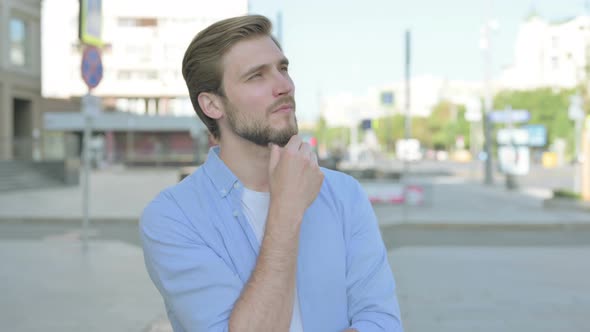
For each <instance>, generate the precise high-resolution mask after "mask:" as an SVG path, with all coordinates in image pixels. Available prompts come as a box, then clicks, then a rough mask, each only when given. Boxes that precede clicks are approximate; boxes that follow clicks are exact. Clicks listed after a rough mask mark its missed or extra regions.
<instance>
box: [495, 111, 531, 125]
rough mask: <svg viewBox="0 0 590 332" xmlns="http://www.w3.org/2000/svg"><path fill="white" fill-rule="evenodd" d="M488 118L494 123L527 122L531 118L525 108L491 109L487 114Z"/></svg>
mask: <svg viewBox="0 0 590 332" xmlns="http://www.w3.org/2000/svg"><path fill="white" fill-rule="evenodd" d="M488 119H489V120H490V121H491V122H494V123H518V122H528V121H529V120H530V119H531V113H530V112H529V111H527V110H502V111H493V112H490V113H489V114H488Z"/></svg>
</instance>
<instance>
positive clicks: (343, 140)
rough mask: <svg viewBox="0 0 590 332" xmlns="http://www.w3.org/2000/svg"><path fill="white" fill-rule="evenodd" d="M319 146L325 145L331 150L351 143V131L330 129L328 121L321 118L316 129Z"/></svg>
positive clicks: (344, 128)
mask: <svg viewBox="0 0 590 332" xmlns="http://www.w3.org/2000/svg"><path fill="white" fill-rule="evenodd" d="M315 137H316V138H317V140H318V144H325V145H326V147H327V148H328V149H329V150H330V149H333V148H341V147H342V146H345V145H348V144H349V143H350V129H349V128H347V127H328V125H327V123H326V119H325V118H323V117H320V119H319V120H318V122H317V124H316V128H315Z"/></svg>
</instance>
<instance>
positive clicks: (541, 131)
mask: <svg viewBox="0 0 590 332" xmlns="http://www.w3.org/2000/svg"><path fill="white" fill-rule="evenodd" d="M523 129H525V130H527V131H528V132H529V143H528V145H529V146H531V147H543V146H545V145H547V128H545V126H544V125H539V124H535V125H526V126H524V127H523Z"/></svg>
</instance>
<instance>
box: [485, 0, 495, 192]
mask: <svg viewBox="0 0 590 332" xmlns="http://www.w3.org/2000/svg"><path fill="white" fill-rule="evenodd" d="M491 3H492V1H490V9H491ZM492 28H493V27H492V22H491V21H487V22H486V23H485V24H484V27H483V36H482V37H483V40H482V42H483V45H482V47H483V48H484V56H485V70H484V72H485V99H484V108H485V109H484V117H483V125H484V151H485V154H486V161H485V179H484V183H485V184H487V185H492V184H493V183H494V178H493V173H492V172H493V169H492V167H493V162H492V124H491V121H490V119H489V115H490V112H492V107H493V100H492V82H491V80H492V40H491V30H492Z"/></svg>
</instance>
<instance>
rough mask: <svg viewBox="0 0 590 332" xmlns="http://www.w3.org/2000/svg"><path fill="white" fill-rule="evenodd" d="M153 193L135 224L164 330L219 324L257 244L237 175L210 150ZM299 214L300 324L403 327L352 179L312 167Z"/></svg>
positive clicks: (381, 251)
mask: <svg viewBox="0 0 590 332" xmlns="http://www.w3.org/2000/svg"><path fill="white" fill-rule="evenodd" d="M218 153H219V148H212V149H211V150H210V151H209V155H208V157H207V161H206V162H205V163H204V164H203V165H202V166H201V167H199V168H198V169H197V170H196V171H195V172H194V173H193V174H191V175H190V176H188V177H186V178H185V179H184V180H183V181H181V182H180V183H178V184H176V185H175V186H173V187H171V188H168V189H166V190H164V191H163V192H161V193H160V194H159V195H158V196H157V197H156V198H155V199H154V200H153V201H152V202H150V203H149V205H148V206H147V207H146V208H145V210H144V212H143V215H142V217H141V222H140V235H141V239H142V244H143V251H144V257H145V264H146V267H147V270H148V273H149V275H150V278H151V279H152V281H153V282H154V284H155V285H156V287H157V288H158V290H159V291H160V293H161V294H162V297H163V298H164V303H165V305H166V309H167V312H168V318H169V320H170V323H171V324H172V327H173V328H174V331H176V332H179V331H228V323H229V317H230V315H231V312H232V309H233V306H234V303H235V302H236V300H237V299H238V298H239V296H240V293H241V291H242V288H243V287H244V286H245V285H246V283H247V282H248V279H249V277H250V274H251V273H252V271H253V270H254V268H255V266H256V258H257V257H258V252H259V249H260V248H259V244H258V241H257V239H256V236H255V234H254V232H253V230H252V229H251V227H250V225H249V223H248V221H247V220H246V217H245V216H244V214H243V212H242V211H241V203H240V198H241V196H242V190H243V189H242V188H243V187H242V183H241V182H240V181H239V179H238V178H237V177H236V176H235V175H234V174H233V173H232V172H231V171H230V170H229V168H228V167H227V166H226V165H225V164H224V163H223V161H222V160H221V159H220V158H219V156H218ZM322 171H323V173H324V182H323V184H322V187H321V189H320V193H319V195H318V197H317V198H316V200H315V201H314V202H313V203H312V205H311V206H310V207H309V208H308V209H307V211H306V212H305V214H304V217H303V221H302V224H301V231H300V232H301V233H300V240H299V253H298V259H297V276H296V280H297V290H298V296H299V304H300V309H301V318H302V321H303V329H304V331H306V332H307V331H309V332H315V331H322V332H332V331H333V332H340V331H342V330H344V329H346V328H348V327H353V328H356V329H357V330H359V331H360V332H371V331H387V332H392V331H403V329H402V326H401V319H400V310H399V305H398V302H397V298H396V295H395V282H394V279H393V274H392V272H391V268H390V267H389V263H388V261H387V251H386V249H385V246H384V244H383V240H382V239H381V235H380V232H379V227H378V223H377V219H376V217H375V214H374V212H373V208H372V206H371V204H370V202H369V200H368V198H367V196H366V194H365V193H364V191H363V190H362V188H361V186H360V184H359V183H358V182H357V181H356V180H355V179H354V178H352V177H350V176H348V175H345V174H342V173H339V172H335V171H332V170H329V169H322Z"/></svg>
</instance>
